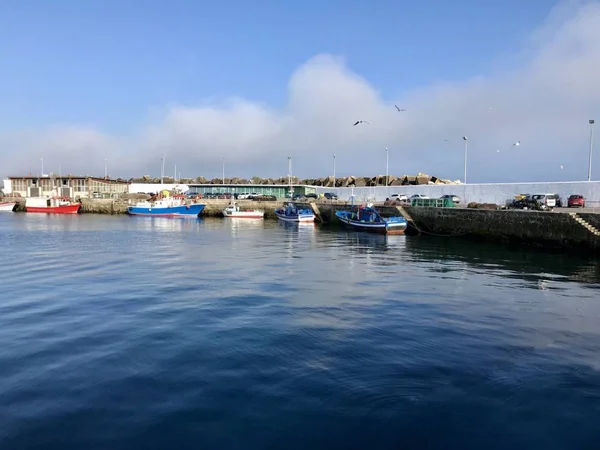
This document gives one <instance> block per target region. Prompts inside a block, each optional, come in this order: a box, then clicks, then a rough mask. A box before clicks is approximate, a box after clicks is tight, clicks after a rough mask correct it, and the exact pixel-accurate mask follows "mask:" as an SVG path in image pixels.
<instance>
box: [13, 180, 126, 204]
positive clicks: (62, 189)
mask: <svg viewBox="0 0 600 450" xmlns="http://www.w3.org/2000/svg"><path fill="white" fill-rule="evenodd" d="M3 183H4V189H3V190H4V194H5V195H11V194H13V195H17V196H20V197H53V196H56V197H69V198H78V197H79V198H112V197H116V196H118V195H119V194H127V193H128V192H129V182H127V181H124V180H113V179H110V178H97V177H89V176H74V175H65V176H59V175H49V176H31V175H28V176H20V177H8V178H7V179H4V180H3Z"/></svg>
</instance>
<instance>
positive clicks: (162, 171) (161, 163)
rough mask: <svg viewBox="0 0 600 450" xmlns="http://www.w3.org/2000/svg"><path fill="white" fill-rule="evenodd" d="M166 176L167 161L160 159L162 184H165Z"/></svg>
mask: <svg viewBox="0 0 600 450" xmlns="http://www.w3.org/2000/svg"><path fill="white" fill-rule="evenodd" d="M164 176H165V159H164V158H160V184H163V178H164Z"/></svg>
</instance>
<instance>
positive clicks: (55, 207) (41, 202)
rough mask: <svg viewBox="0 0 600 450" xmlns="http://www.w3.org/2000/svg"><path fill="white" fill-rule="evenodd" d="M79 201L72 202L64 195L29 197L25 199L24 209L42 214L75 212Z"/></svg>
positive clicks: (78, 207) (78, 206) (77, 209)
mask: <svg viewBox="0 0 600 450" xmlns="http://www.w3.org/2000/svg"><path fill="white" fill-rule="evenodd" d="M80 208H81V203H73V202H71V201H70V200H69V199H68V198H64V197H52V198H43V197H29V198H27V199H25V211H26V212H29V213H43V214H77V213H78V212H79V209H80Z"/></svg>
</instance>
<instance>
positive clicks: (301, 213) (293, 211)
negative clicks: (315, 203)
mask: <svg viewBox="0 0 600 450" xmlns="http://www.w3.org/2000/svg"><path fill="white" fill-rule="evenodd" d="M275 215H276V216H277V218H279V219H281V220H283V221H285V222H298V223H307V222H314V221H315V213H314V212H313V210H312V209H308V208H306V209H301V208H298V207H297V206H296V204H295V203H292V202H289V203H288V204H287V205H285V206H284V207H283V208H277V209H276V210H275Z"/></svg>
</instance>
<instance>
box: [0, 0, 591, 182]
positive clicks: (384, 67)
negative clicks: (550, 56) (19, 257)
mask: <svg viewBox="0 0 600 450" xmlns="http://www.w3.org/2000/svg"><path fill="white" fill-rule="evenodd" d="M570 3H571V4H573V2H570ZM575 3H580V2H575ZM553 6H555V5H554V4H553V2H552V1H550V0H528V1H527V2H523V1H522V0H519V1H517V0H505V1H502V2H501V1H489V2H479V1H475V0H464V1H461V2H447V1H442V0H435V1H423V2H412V1H411V2H409V1H391V0H390V1H387V0H380V1H371V2H367V1H363V0H361V1H358V0H357V1H354V2H342V1H338V0H335V1H327V2H320V1H305V2H296V3H291V2H288V3H286V2H279V1H277V2H276V1H260V0H259V1H254V2H247V1H223V2H198V1H182V0H178V1H152V0H147V1H144V2H141V1H139V0H138V1H133V0H104V1H99V0H98V1H94V0H89V1H85V2H84V1H75V0H58V1H54V2H50V1H47V0H46V1H44V0H28V1H18V0H4V1H3V2H1V3H0V60H1V61H2V62H3V63H2V69H1V70H0V99H1V101H0V143H2V137H1V135H2V134H4V135H5V136H6V135H9V136H12V137H11V139H10V140H9V139H5V143H6V142H13V143H14V142H15V138H14V136H15V133H23V132H27V133H37V134H39V135H42V134H43V133H44V132H45V131H44V130H46V129H47V127H53V129H56V128H57V127H61V126H64V127H68V128H69V129H73V128H74V127H75V128H77V127H80V128H82V129H85V130H87V131H88V132H89V131H90V130H93V132H94V133H98V134H99V135H101V136H102V139H106V140H105V141H104V144H103V145H105V146H106V145H109V146H113V145H117V144H114V142H113V140H114V139H126V140H127V145H125V144H124V143H123V142H120V143H119V144H118V145H117V146H121V147H119V149H118V150H116V149H113V150H111V151H113V152H116V153H119V154H120V153H122V152H134V150H133V148H134V147H135V148H136V149H137V150H135V151H138V152H142V151H144V149H142V148H141V147H143V145H142V143H141V142H144V143H146V145H147V139H146V140H144V139H140V138H139V135H140V134H142V133H144V130H146V129H147V128H148V127H159V126H161V125H160V124H161V123H163V122H169V119H168V116H169V111H170V108H197V109H198V108H205V107H206V108H211V109H212V110H215V109H216V110H228V108H229V106H227V105H228V104H229V103H228V101H229V99H231V98H232V97H235V98H241V99H244V101H245V102H253V103H252V104H254V105H259V106H260V107H264V108H268V109H270V110H275V111H281V110H284V109H285V108H287V106H288V105H289V102H290V90H289V83H290V77H292V76H293V74H294V73H295V71H297V70H298V68H299V67H302V65H304V64H306V63H307V61H309V60H310V59H311V58H313V57H314V56H315V55H318V54H329V55H333V56H334V57H336V58H337V57H341V58H342V60H343V62H342V63H341V64H342V65H344V67H346V68H347V69H348V70H349V71H350V72H352V73H353V74H358V76H360V77H361V78H363V79H364V80H366V81H367V82H368V84H369V85H370V86H371V87H372V89H373V90H374V91H375V92H376V93H377V95H379V96H380V98H381V100H382V101H388V102H391V103H392V104H393V102H394V101H399V100H402V99H404V98H410V97H413V96H414V95H416V94H415V92H423V91H427V90H428V89H430V88H431V87H432V86H433V87H435V88H436V89H437V88H439V86H440V85H448V84H461V83H464V82H467V81H468V80H472V79H473V78H474V77H494V76H500V77H501V76H503V74H504V73H505V72H510V71H511V70H520V69H521V65H523V64H527V62H525V63H524V61H523V58H528V57H529V56H528V55H529V53H528V52H529V51H531V49H530V48H529V45H530V44H531V42H530V39H531V35H532V32H534V31H535V30H536V29H538V28H539V27H540V26H542V25H543V24H544V22H545V21H546V19H547V17H548V15H549V14H550V12H551V10H552V8H553ZM533 51H535V49H534V50H533ZM498 74H499V75H498ZM359 110H360V108H358V109H357V112H356V114H358V111H359ZM356 114H355V115H356ZM229 132H230V131H229ZM463 133H465V131H464V130H462V129H461V130H458V129H457V130H456V134H457V135H461V134H463ZM513 137H514V138H515V139H517V138H518V136H517V135H516V134H515V135H514V136H511V138H510V139H509V138H508V137H507V140H512V138H513ZM290 139H291V138H290ZM109 142H110V143H109ZM278 142H279V144H278V145H279V147H281V146H283V147H285V146H286V145H285V139H283V141H282V140H279V141H278ZM281 142H284V144H282V143H281ZM56 145H58V147H60V144H56ZM252 145H257V144H256V143H253V144H252ZM423 145H425V144H423ZM315 146H316V147H318V144H316V145H315V144H313V145H312V147H315ZM340 146H341V144H340ZM66 147H69V148H70V146H69V145H65V148H66ZM312 147H311V148H309V149H307V150H306V151H307V152H310V151H311V150H312ZM219 148H221V147H219ZM11 151H14V149H10V150H9V149H7V148H6V147H5V146H4V147H0V152H1V153H0V155H1V156H3V157H4V158H6V156H7V154H10V153H8V152H11ZM23 151H24V152H25V151H27V152H29V151H31V150H27V149H24V150H23ZM52 151H53V150H52V149H48V150H43V151H41V150H39V149H38V150H35V159H36V160H39V157H38V154H39V153H44V152H48V153H50V154H52ZM162 151H164V149H163V150H162ZM186 151H189V150H188V149H187V147H186V145H180V144H177V143H175V142H173V143H171V144H169V148H168V150H167V152H173V153H174V157H176V158H177V159H179V160H180V161H181V162H180V164H182V165H183V164H187V162H186V161H185V156H184V155H185V152H186ZM315 151H316V150H315ZM56 152H58V153H59V154H60V152H61V150H60V148H58V149H57V150H56ZM177 152H180V154H177ZM235 152H242V153H243V150H240V148H239V147H237V148H236V149H229V150H227V149H225V150H219V151H217V150H215V151H214V153H215V155H213V156H214V158H212V159H211V158H208V159H206V160H205V161H203V160H195V161H190V162H189V164H190V165H191V166H192V167H193V165H194V164H197V168H198V171H199V172H202V170H203V169H204V170H207V171H209V172H210V171H213V172H214V171H215V170H216V168H215V167H216V166H215V163H214V161H213V160H216V159H220V158H221V156H220V155H221V154H223V155H227V157H228V158H229V157H233V154H234V153H235ZM204 153H211V151H210V150H209V149H206V150H205V152H204ZM217 153H219V155H216V154H217ZM157 154H158V153H157ZM175 154H177V156H175ZM217 156H219V158H217ZM263 156H264V155H263ZM266 156H269V155H266ZM270 156H272V155H270ZM47 157H50V155H48V156H47ZM32 158H33V156H32ZM98 158H100V156H98ZM113 159H114V158H113ZM129 161H131V160H129ZM475 161H476V159H475ZM123 164H125V161H123ZM247 164H248V163H247V162H245V163H243V164H241V163H240V167H244V166H247ZM252 164H256V165H257V168H259V167H260V166H261V164H262V162H261V160H260V158H254V159H253V160H252ZM74 166H76V167H80V166H81V165H77V164H75V165H74ZM459 166H460V164H459ZM81 167H84V166H81ZM361 167H362V164H357V165H356V167H352V166H351V165H349V167H348V168H347V170H348V171H349V172H358V171H359V170H360V169H361ZM15 168H19V169H24V167H22V165H19V166H18V167H15ZM265 168H266V172H269V171H270V170H271V169H270V168H269V166H268V164H267V165H266V166H265ZM125 169H127V170H129V171H131V170H133V169H134V168H133V167H124V168H123V170H125ZM423 169H424V170H425V171H427V170H428V169H427V167H423ZM257 170H258V169H257ZM430 171H432V170H430ZM315 172H318V173H314V174H308V173H306V174H305V175H306V176H309V175H313V176H318V175H327V174H326V173H321V172H323V171H322V170H319V168H318V167H317V169H316V170H315ZM453 172H456V171H454V169H453ZM269 174H270V173H265V175H269ZM459 174H460V173H452V174H448V175H447V176H448V177H450V176H451V175H453V176H454V177H458V176H459ZM207 175H210V174H207ZM241 175H243V174H241ZM482 176H483V175H482Z"/></svg>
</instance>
